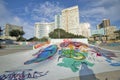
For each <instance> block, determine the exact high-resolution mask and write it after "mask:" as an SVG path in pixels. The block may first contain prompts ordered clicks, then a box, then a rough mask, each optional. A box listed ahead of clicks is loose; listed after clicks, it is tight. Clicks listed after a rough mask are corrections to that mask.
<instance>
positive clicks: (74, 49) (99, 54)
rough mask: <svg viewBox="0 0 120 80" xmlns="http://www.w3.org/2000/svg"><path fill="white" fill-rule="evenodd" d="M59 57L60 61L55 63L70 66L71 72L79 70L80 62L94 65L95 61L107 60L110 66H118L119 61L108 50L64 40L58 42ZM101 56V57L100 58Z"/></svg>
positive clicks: (119, 64)
mask: <svg viewBox="0 0 120 80" xmlns="http://www.w3.org/2000/svg"><path fill="white" fill-rule="evenodd" d="M59 55H60V56H59V58H58V60H59V59H60V58H62V61H61V62H59V63H58V64H57V65H58V66H62V67H66V68H70V69H71V70H72V71H73V72H76V71H79V67H80V65H81V64H83V63H85V64H86V65H87V66H90V67H92V66H94V65H95V62H99V63H100V62H103V61H105V60H106V61H107V62H108V63H110V65H111V66H120V61H114V59H113V58H112V57H117V56H116V55H115V54H114V53H112V52H110V51H105V50H104V52H103V50H101V49H100V48H95V47H90V46H88V45H87V44H84V43H81V42H74V41H70V40H68V41H66V40H65V41H64V42H62V43H61V44H60V49H59ZM101 58H102V59H101Z"/></svg>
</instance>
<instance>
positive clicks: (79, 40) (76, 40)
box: [51, 38, 88, 44]
mask: <svg viewBox="0 0 120 80" xmlns="http://www.w3.org/2000/svg"><path fill="white" fill-rule="evenodd" d="M64 40H70V41H75V42H82V43H85V44H88V39H87V38H82V39H78V38H66V39H51V43H61V42H63V41H64Z"/></svg>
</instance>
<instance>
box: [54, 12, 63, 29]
mask: <svg viewBox="0 0 120 80" xmlns="http://www.w3.org/2000/svg"><path fill="white" fill-rule="evenodd" d="M56 28H61V29H63V27H62V15H59V14H58V15H55V29H56Z"/></svg>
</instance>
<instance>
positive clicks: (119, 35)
mask: <svg viewBox="0 0 120 80" xmlns="http://www.w3.org/2000/svg"><path fill="white" fill-rule="evenodd" d="M114 33H117V34H118V36H117V37H116V39H120V29H119V30H117V31H115V32H114Z"/></svg>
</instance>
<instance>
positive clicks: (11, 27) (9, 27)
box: [4, 24, 23, 36]
mask: <svg viewBox="0 0 120 80" xmlns="http://www.w3.org/2000/svg"><path fill="white" fill-rule="evenodd" d="M16 29H17V30H20V31H23V27H22V26H17V25H12V24H6V25H5V30H4V36H10V34H9V33H10V31H12V30H16Z"/></svg>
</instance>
